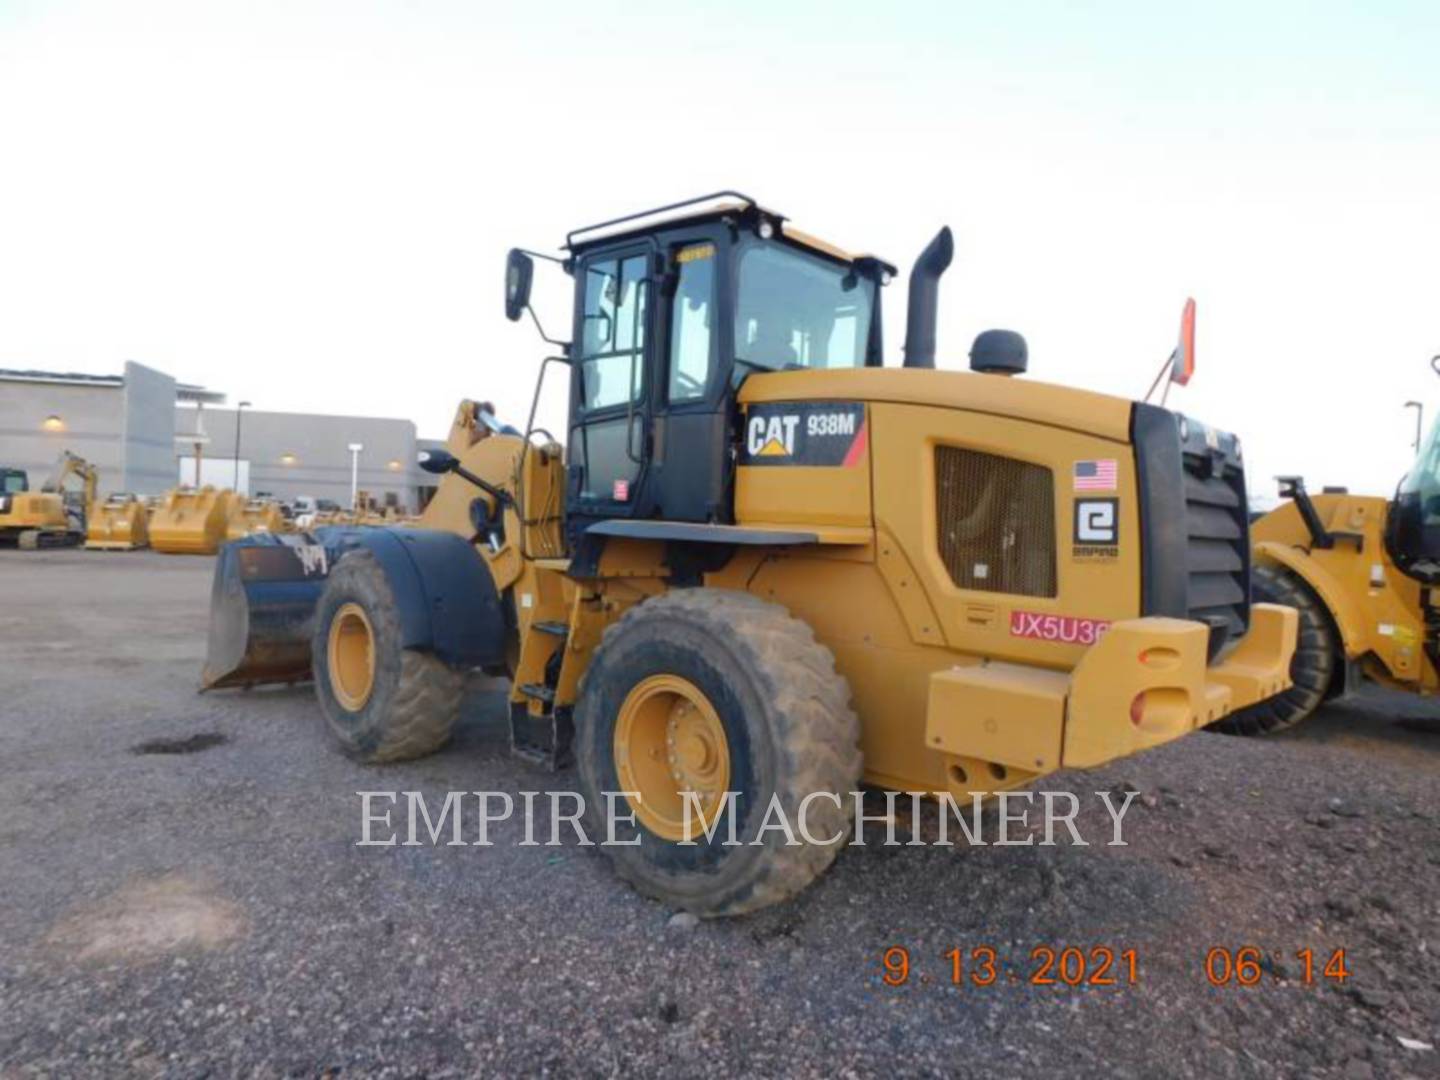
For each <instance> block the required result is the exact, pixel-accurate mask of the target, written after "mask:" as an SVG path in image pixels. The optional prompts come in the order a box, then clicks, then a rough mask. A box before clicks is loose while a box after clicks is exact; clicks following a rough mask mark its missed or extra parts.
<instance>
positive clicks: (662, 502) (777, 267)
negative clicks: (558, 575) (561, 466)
mask: <svg viewBox="0 0 1440 1080" xmlns="http://www.w3.org/2000/svg"><path fill="white" fill-rule="evenodd" d="M626 223H628V222H622V223H621V228H620V231H618V232H615V231H606V230H604V229H603V227H600V226H597V227H595V230H598V231H600V232H601V233H602V235H599V236H593V235H586V236H585V237H584V238H577V237H576V234H574V233H572V234H571V237H570V238H569V245H568V246H569V247H570V250H571V252H572V258H571V260H570V261H569V264H568V265H569V267H570V270H571V273H572V274H573V276H574V280H575V308H574V325H573V333H572V337H571V341H572V343H573V344H572V346H571V349H570V362H571V379H570V410H569V417H570V419H569V432H568V435H569V438H568V440H567V443H568V447H569V464H568V475H567V485H568V491H567V513H566V517H567V525H566V531H567V534H568V539H569V542H570V544H571V545H572V548H573V546H574V545H575V544H576V542H577V541H578V538H579V536H580V535H581V534H582V533H583V532H584V531H585V529H587V528H588V527H589V526H591V525H592V524H594V523H595V522H597V521H603V520H613V519H616V518H639V519H651V518H653V519H663V520H666V521H685V522H711V523H720V524H729V523H731V522H732V521H733V500H732V484H733V478H734V462H735V455H734V454H733V453H732V452H731V450H732V448H733V447H734V446H735V445H736V442H735V438H736V435H735V432H736V424H737V409H736V404H735V395H736V391H737V390H738V389H739V386H740V384H741V382H743V381H744V379H745V378H747V377H748V376H750V375H752V374H763V373H764V372H768V371H787V370H815V369H835V368H850V367H866V366H879V365H880V363H881V357H882V341H881V320H880V300H879V289H880V285H881V283H882V280H888V276H890V275H893V273H894V269H893V267H889V266H887V265H886V264H884V263H881V262H880V261H879V260H876V259H870V258H854V257H851V256H847V255H845V254H844V253H843V252H840V251H838V250H836V249H833V248H830V247H829V246H828V245H825V244H822V243H821V242H819V241H815V240H812V239H811V238H809V237H804V236H803V235H801V234H797V233H794V232H793V231H787V230H786V228H785V225H784V219H783V218H782V217H780V216H779V215H775V214H771V213H769V212H768V211H764V210H762V209H761V208H759V207H758V206H756V205H755V204H753V203H742V204H738V205H729V206H724V207H722V208H720V209H716V210H710V211H708V212H705V213H701V214H690V215H685V216H681V217H680V218H679V219H671V220H667V221H663V222H661V223H660V224H658V225H652V226H651V227H649V228H642V229H632V230H626V229H624V228H623V225H624V224H626ZM591 232H592V230H582V233H586V234H589V233H591Z"/></svg>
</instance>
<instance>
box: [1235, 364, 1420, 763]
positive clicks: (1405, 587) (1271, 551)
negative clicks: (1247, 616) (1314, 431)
mask: <svg viewBox="0 0 1440 1080" xmlns="http://www.w3.org/2000/svg"><path fill="white" fill-rule="evenodd" d="M1437 371H1440V368H1437ZM1280 494H1281V495H1282V497H1284V498H1285V499H1287V500H1288V501H1287V502H1285V503H1284V504H1282V505H1281V506H1279V507H1277V508H1276V509H1275V510H1272V511H1271V512H1270V513H1268V514H1266V515H1264V516H1263V517H1261V518H1260V519H1259V520H1257V521H1256V522H1255V523H1254V524H1253V525H1252V526H1251V538H1252V541H1253V543H1254V555H1253V559H1254V567H1255V569H1254V593H1255V596H1256V597H1257V598H1259V599H1262V600H1266V601H1270V602H1273V603H1277V604H1285V605H1288V606H1289V607H1293V608H1294V609H1295V610H1296V611H1297V612H1299V616H1300V637H1299V645H1298V647H1297V648H1296V650H1295V659H1294V663H1293V664H1292V666H1291V669H1290V673H1291V678H1292V680H1293V685H1292V686H1291V687H1290V689H1288V690H1286V691H1285V692H1284V693H1282V694H1279V695H1277V696H1275V697H1273V698H1271V699H1269V700H1268V701H1263V702H1260V703H1258V704H1256V705H1254V706H1252V707H1250V708H1247V709H1241V710H1237V711H1236V712H1234V713H1232V714H1231V715H1230V716H1228V717H1226V718H1225V719H1224V720H1222V721H1221V722H1220V723H1219V724H1217V725H1216V727H1217V728H1218V729H1219V730H1221V731H1225V732H1229V733H1231V734H1236V735H1264V734H1269V733H1271V732H1275V731H1280V730H1283V729H1285V728H1288V727H1293V726H1294V725H1296V724H1298V723H1300V721H1302V720H1304V719H1305V718H1306V717H1308V716H1309V715H1310V714H1311V713H1313V712H1314V711H1315V710H1316V709H1317V708H1319V707H1320V705H1321V704H1323V703H1324V702H1325V701H1327V700H1330V699H1333V698H1337V697H1340V696H1341V695H1343V694H1345V693H1347V692H1350V691H1353V690H1355V689H1356V688H1358V686H1359V684H1360V682H1361V680H1362V679H1366V678H1368V679H1372V680H1374V681H1375V682H1377V683H1380V684H1382V685H1384V686H1388V687H1391V688H1392V689H1397V690H1406V691H1410V692H1413V693H1421V694H1430V693H1434V692H1435V691H1436V690H1437V689H1440V597H1437V596H1436V594H1435V590H1436V587H1437V586H1440V423H1437V424H1436V425H1435V426H1434V427H1432V428H1431V429H1430V434H1429V437H1428V438H1427V439H1426V440H1425V442H1424V443H1423V444H1421V446H1420V452H1419V454H1418V455H1417V457H1416V459H1415V462H1414V464H1413V465H1412V466H1411V467H1410V471H1409V472H1407V473H1406V474H1405V477H1404V479H1402V480H1401V481H1400V485H1399V488H1398V489H1397V491H1396V493H1395V497H1394V498H1392V499H1384V498H1381V497H1379V496H1374V495H1351V494H1349V493H1348V492H1346V491H1343V490H1330V489H1327V490H1325V491H1324V492H1323V493H1322V494H1319V495H1313V496H1312V495H1311V494H1310V493H1309V492H1307V491H1306V490H1305V484H1304V481H1303V480H1302V479H1301V478H1300V477H1297V476H1286V477H1281V478H1280Z"/></svg>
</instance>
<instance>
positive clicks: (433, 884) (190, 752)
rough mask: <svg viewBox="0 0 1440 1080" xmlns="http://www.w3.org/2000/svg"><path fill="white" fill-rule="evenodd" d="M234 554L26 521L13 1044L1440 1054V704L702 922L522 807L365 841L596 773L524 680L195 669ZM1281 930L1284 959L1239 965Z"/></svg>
mask: <svg viewBox="0 0 1440 1080" xmlns="http://www.w3.org/2000/svg"><path fill="white" fill-rule="evenodd" d="M210 571H211V561H210V560H208V559H188V558H184V557H164V556H157V555H152V554H148V553H145V554H98V553H86V552H40V553H19V552H14V551H0V672H3V676H0V761H3V770H4V771H3V774H0V901H3V903H0V1075H3V1076H11V1075H14V1076H26V1075H30V1074H31V1073H32V1072H33V1073H50V1074H55V1075H80V1074H91V1073H100V1074H125V1073H130V1072H134V1073H140V1074H165V1075H175V1076H196V1075H208V1074H215V1075H234V1074H245V1075H251V1074H255V1075H261V1076H267V1075H288V1074H302V1075H314V1074H317V1073H325V1072H330V1073H344V1074H347V1075H351V1074H359V1075H375V1074H384V1075H407V1076H408V1075H417V1074H428V1075H447V1074H448V1075H470V1074H474V1073H479V1072H483V1073H491V1074H494V1073H501V1074H520V1073H524V1074H533V1073H549V1074H553V1075H570V1074H583V1075H613V1074H618V1073H622V1072H625V1073H632V1072H640V1073H655V1072H660V1071H662V1070H664V1071H666V1072H669V1073H678V1074H680V1075H700V1074H711V1073H713V1074H716V1075H722V1074H723V1075H731V1074H736V1073H742V1072H750V1073H758V1074H764V1075H775V1074H786V1075H797V1074H798V1075H826V1076H830V1075H851V1074H853V1075H868V1074H876V1073H886V1074H892V1073H897V1072H898V1073H901V1074H907V1075H908V1074H930V1073H935V1074H947V1075H953V1074H957V1073H958V1074H974V1075H981V1074H984V1075H998V1076H1032V1075H1035V1074H1036V1073H1037V1071H1038V1070H1040V1069H1042V1068H1064V1069H1065V1071H1066V1072H1068V1073H1071V1074H1080V1075H1099V1074H1103V1075H1107V1076H1122V1077H1123V1076H1135V1077H1141V1076H1156V1075H1170V1076H1175V1075H1180V1076H1215V1075H1218V1076H1287V1077H1288V1076H1336V1077H1347V1078H1355V1080H1360V1078H1364V1077H1371V1076H1375V1077H1401V1076H1416V1077H1420V1076H1437V1075H1440V1050H1437V1049H1423V1048H1420V1047H1422V1046H1440V957H1437V951H1440V723H1437V720H1436V717H1437V716H1440V709H1436V708H1435V707H1433V706H1430V705H1426V704H1423V703H1419V702H1416V701H1413V700H1410V699H1406V698H1387V697H1381V696H1369V697H1367V698H1366V699H1364V700H1363V701H1362V702H1361V703H1360V704H1358V705H1355V706H1350V707H1337V708H1332V709H1330V710H1328V711H1327V712H1326V713H1325V714H1323V715H1322V716H1320V717H1318V718H1317V719H1316V720H1315V721H1314V722H1313V723H1312V724H1311V725H1310V726H1308V727H1307V728H1305V729H1304V730H1302V731H1301V732H1299V733H1296V734H1294V735H1292V736H1289V737H1282V738H1278V739H1272V740H1268V741H1244V740H1236V739H1229V738H1225V737H1222V736H1213V735H1202V736H1197V737H1194V738H1190V739H1185V740H1182V741H1181V742H1179V743H1177V744H1174V745H1172V746H1169V747H1165V748H1162V749H1161V750H1159V751H1155V752H1152V753H1150V754H1147V755H1144V756H1142V757H1140V758H1135V759H1131V760H1129V761H1125V762H1122V763H1120V764H1119V765H1117V766H1114V767H1111V768H1108V769H1105V770H1102V771H1098V772H1093V773H1072V774H1064V775H1062V776H1060V777H1058V778H1056V779H1054V780H1051V781H1047V782H1046V786H1047V787H1050V788H1053V789H1057V790H1072V791H1075V792H1077V793H1081V794H1082V796H1083V802H1084V805H1085V806H1086V811H1085V814H1084V816H1083V817H1082V818H1081V822H1080V824H1081V828H1082V832H1083V833H1084V835H1086V836H1087V837H1097V836H1098V837H1099V838H1100V839H1103V838H1104V837H1105V836H1106V835H1108V825H1107V823H1106V818H1105V817H1104V812H1103V810H1102V809H1100V808H1099V804H1098V802H1097V801H1096V799H1095V797H1094V795H1093V793H1094V792H1096V791H1098V790H1110V791H1120V790H1123V789H1125V788H1126V787H1127V786H1129V787H1132V788H1135V789H1138V790H1139V792H1140V797H1139V799H1138V801H1137V803H1136V805H1135V808H1134V809H1133V811H1132V817H1131V818H1130V819H1129V820H1128V821H1127V826H1128V827H1127V830H1126V838H1127V839H1128V840H1129V841H1130V846H1128V847H1123V848H1121V847H1106V846H1101V845H1100V844H1098V843H1097V844H1094V845H1092V846H1089V847H1069V846H1062V847H1054V848H1046V847H1023V846H1022V847H957V848H954V849H940V848H933V847H924V848H922V847H915V848H910V849H904V848H901V849H885V848H883V847H878V846H873V845H872V846H867V847H865V848H863V849H862V848H851V849H848V850H847V851H845V852H844V853H843V854H842V855H841V857H840V859H839V861H838V862H837V864H836V866H835V868H834V869H833V870H832V871H831V872H830V873H829V874H828V875H827V876H826V877H825V878H824V879H823V880H822V881H821V882H820V883H819V884H818V885H817V886H816V887H815V888H813V889H811V890H810V891H809V892H807V893H806V894H805V895H804V896H802V897H801V898H800V899H799V900H798V901H797V902H795V903H793V904H790V905H787V906H784V907H782V908H779V909H774V910H770V911H767V912H764V913H762V914H760V915H758V916H753V917H750V918H746V919H741V920H733V921H726V922H706V923H701V924H699V925H698V926H687V925H683V924H684V923H685V922H686V920H676V922H675V923H672V922H671V917H672V915H673V914H674V913H673V912H670V911H667V910H664V909H663V908H660V907H658V906H656V905H655V904H653V903H651V902H649V901H646V900H644V899H642V898H640V897H639V896H637V895H635V894H634V893H632V892H631V891H630V890H629V889H628V888H626V887H625V886H624V885H622V884H621V883H619V882H618V881H617V880H616V879H615V878H614V877H613V876H612V874H611V873H610V870H609V868H608V866H607V864H606V862H605V861H604V859H603V858H602V857H600V856H598V855H597V854H595V852H594V851H593V850H589V849H582V848H579V847H575V846H568V847H562V848H549V847H520V846H516V843H515V841H516V840H518V839H519V838H520V837H519V834H520V825H519V824H518V822H516V823H509V824H506V825H502V826H500V827H498V829H496V830H495V833H494V838H495V839H496V840H497V841H498V842H497V844H496V845H495V846H494V847H491V848H475V847H457V848H449V847H438V848H437V847H431V846H428V845H427V846H421V847H394V848H363V847H357V846H356V840H357V839H359V833H360V801H359V799H358V798H357V796H356V794H355V793H356V791H357V790H361V789H395V790H402V791H403V790H420V791H424V792H426V793H427V794H428V795H430V796H433V797H436V798H435V799H434V805H436V806H438V804H439V798H442V797H443V793H444V792H447V791H450V790H462V791H484V790H495V791H508V792H511V793H512V794H515V793H517V792H519V791H522V790H539V791H546V790H549V789H552V788H554V789H558V788H564V789H568V788H569V787H571V786H572V785H571V782H570V778H569V777H568V776H566V775H563V774H562V775H561V776H560V777H558V778H556V777H551V776H548V775H546V774H544V773H541V772H539V771H538V770H535V769H533V768H531V767H530V766H528V765H524V764H520V763H517V762H514V761H512V760H511V759H510V758H509V756H508V754H507V751H506V745H505V735H504V729H503V714H502V711H501V700H502V699H501V696H500V695H501V693H502V691H503V684H499V683H495V682H490V681H488V680H483V679H477V681H476V683H475V684H474V686H473V691H474V692H473V694H472V695H471V696H470V698H469V701H468V704H467V708H466V719H465V722H464V724H463V726H462V728H461V730H460V732H459V735H458V737H457V738H456V740H455V741H454V743H453V744H452V745H451V746H450V747H449V748H448V749H447V750H446V751H445V752H444V753H442V754H440V755H438V756H436V757H434V758H432V759H429V760H426V761H422V762H418V763H413V764H409V765H403V766H392V767H389V768H385V769H381V770H376V769H365V768H362V767H359V766H357V765H354V764H352V763H351V762H349V761H348V760H346V759H345V758H343V757H341V756H339V755H338V754H337V753H336V752H335V751H334V750H333V749H332V748H331V746H330V745H329V743H328V742H327V739H326V736H325V734H324V732H323V731H322V729H321V724H320V720H319V716H318V713H317V711H316V708H315V706H314V704H313V701H312V697H311V691H310V690H309V689H308V688H303V687H302V688H295V689H287V690H279V691H272V692H257V693H252V694H242V693H222V694H214V695H209V696H205V697H201V696H197V695H196V693H195V686H196V680H197V675H198V672H199V667H200V661H201V658H202V654H203V651H204V634H205V620H206V609H207V603H208V590H209V579H210ZM1406 718H1408V719H1406ZM177 751H178V752H177ZM930 828H933V822H928V821H927V822H923V823H922V824H921V835H922V836H924V835H927V832H926V830H928V829H930ZM895 945H902V946H905V947H906V948H908V950H909V952H910V956H911V974H910V978H909V979H908V981H907V982H906V983H905V985H903V986H900V987H891V986H887V985H886V984H885V983H884V982H883V981H882V975H883V973H884V969H883V968H882V966H881V957H882V954H883V953H884V952H885V950H886V949H887V948H889V947H891V946H895ZM1246 945H1250V946H1254V947H1256V948H1257V949H1258V950H1259V951H1260V954H1263V961H1262V965H1261V967H1260V969H1259V974H1260V981H1259V984H1258V985H1254V986H1247V987H1241V986H1237V985H1233V979H1232V985H1229V986H1224V987H1214V986H1211V985H1210V983H1209V981H1208V980H1207V977H1206V967H1205V964H1206V956H1207V953H1209V952H1210V950H1211V949H1213V948H1218V947H1223V948H1226V949H1229V950H1232V951H1234V950H1238V949H1239V948H1240V947H1242V946H1246ZM957 946H958V947H960V948H961V949H962V956H963V957H964V958H965V963H966V965H967V966H966V972H965V975H966V979H967V982H966V983H965V984H964V985H961V986H954V985H952V983H951V979H950V964H951V961H950V960H949V959H947V958H946V955H945V954H946V953H947V952H948V951H949V950H951V949H953V948H955V947H957ZM1065 946H1078V947H1080V948H1081V949H1083V950H1084V952H1085V953H1086V954H1087V956H1090V955H1093V950H1095V949H1097V948H1099V947H1102V946H1108V947H1110V948H1113V949H1114V950H1115V952H1116V953H1117V954H1119V953H1121V951H1122V950H1126V949H1133V950H1135V953H1134V955H1135V957H1136V963H1137V977H1136V980H1135V982H1134V984H1133V985H1130V984H1129V979H1128V974H1127V973H1125V972H1124V971H1123V968H1124V964H1123V962H1117V971H1118V972H1119V973H1120V974H1121V977H1120V978H1119V979H1118V980H1117V985H1114V986H1080V987H1071V986H1067V985H1065V984H1064V983H1063V981H1057V983H1056V984H1055V985H1032V984H1031V983H1030V981H1029V976H1030V974H1031V972H1032V971H1033V970H1034V969H1035V968H1036V966H1037V963H1038V962H1037V961H1035V960H1032V959H1031V954H1032V950H1034V949H1036V948H1037V947H1051V948H1054V949H1056V950H1059V949H1061V948H1063V947H1065ZM977 948H980V949H984V948H992V949H994V951H995V955H996V968H997V977H996V978H995V980H994V982H993V983H992V984H990V985H988V986H977V985H974V984H973V982H970V981H968V980H969V978H970V976H971V975H972V974H973V973H974V972H975V971H976V969H977V967H983V963H982V961H979V960H976V959H975V958H974V956H973V950H975V949H977ZM1307 948H1308V949H1312V950H1314V956H1315V958H1316V971H1315V981H1314V984H1313V985H1305V984H1304V980H1303V967H1302V961H1301V960H1299V959H1298V958H1297V956H1296V953H1297V951H1299V950H1301V949H1307ZM1342 948H1343V949H1344V950H1345V961H1346V968H1347V970H1348V972H1349V977H1348V978H1347V979H1345V980H1344V981H1343V982H1340V981H1337V980H1334V979H1330V978H1326V977H1324V976H1323V974H1322V973H1321V968H1322V966H1323V965H1324V964H1325V962H1326V961H1328V960H1329V959H1330V957H1331V956H1332V955H1333V953H1334V951H1335V950H1337V949H1342ZM982 960H983V954H982ZM1402 1039H1404V1040H1410V1041H1411V1045H1410V1046H1407V1045H1405V1044H1403V1043H1402V1042H1401V1040H1402Z"/></svg>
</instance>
